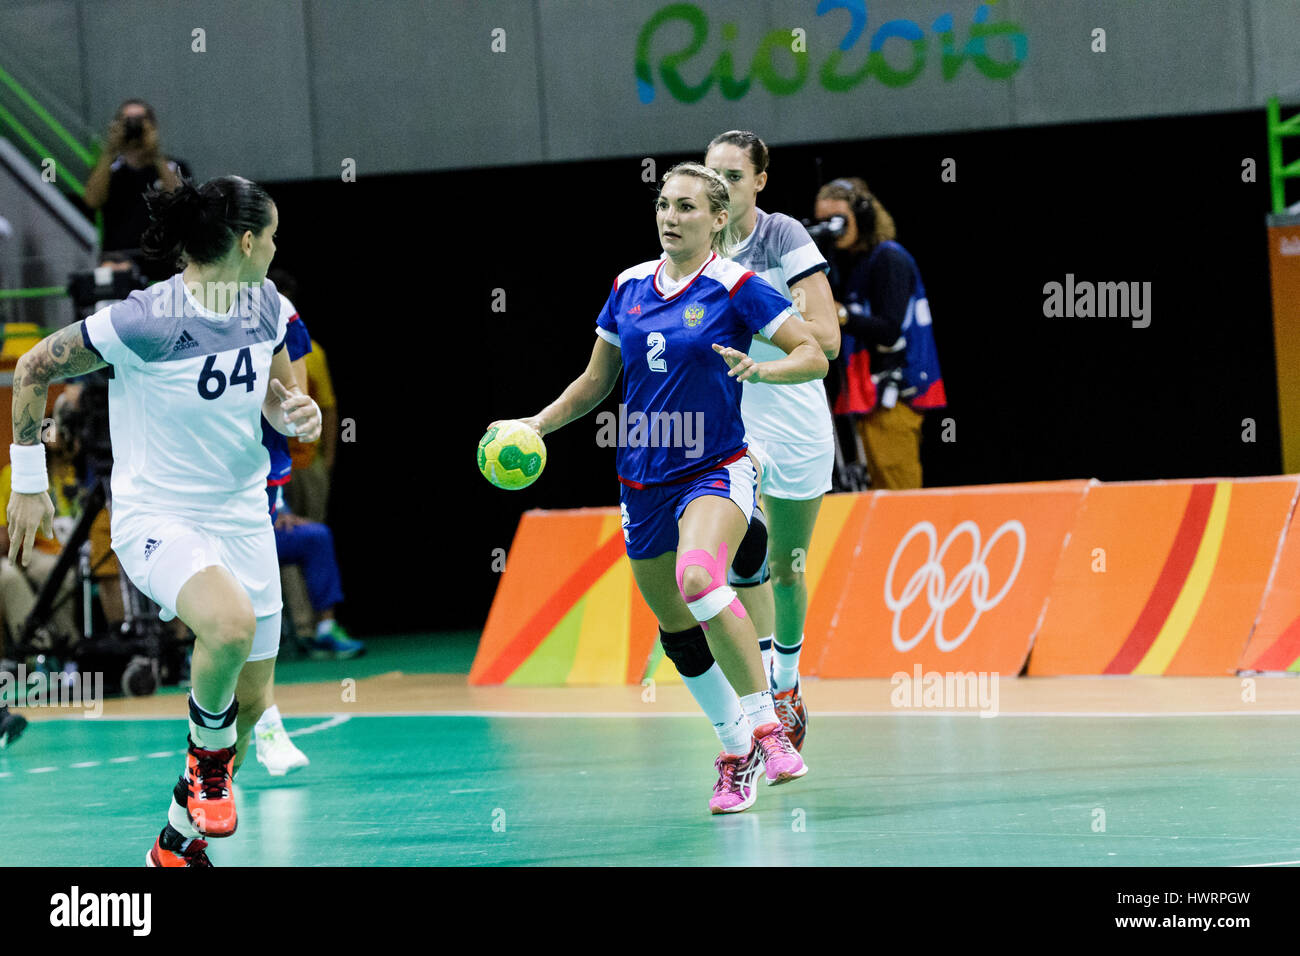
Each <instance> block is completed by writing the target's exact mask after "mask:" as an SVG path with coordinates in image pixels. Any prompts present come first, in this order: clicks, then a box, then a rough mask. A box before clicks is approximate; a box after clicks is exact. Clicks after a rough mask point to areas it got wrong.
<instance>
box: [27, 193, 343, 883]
mask: <svg viewBox="0 0 1300 956" xmlns="http://www.w3.org/2000/svg"><path fill="white" fill-rule="evenodd" d="M146 198H147V199H148V201H149V207H150V216H151V217H152V220H153V221H152V224H151V225H150V227H149V230H148V231H146V233H145V235H144V242H145V247H146V251H147V252H149V253H150V254H151V255H157V256H158V257H160V258H167V259H180V258H182V257H183V258H184V259H185V261H186V262H187V263H188V264H187V265H186V267H185V270H184V272H183V273H178V274H176V275H174V276H172V278H171V279H169V280H167V281H165V282H160V283H158V284H157V285H154V286H151V287H150V288H149V289H148V290H145V291H141V292H133V293H132V294H131V296H130V297H129V298H127V299H124V300H123V301H121V302H118V303H116V304H114V305H112V306H110V307H108V308H105V309H103V310H101V311H99V312H97V313H95V314H94V315H93V316H91V317H90V318H88V319H86V320H85V321H84V322H78V323H76V324H74V325H70V326H68V327H67V328H64V329H61V330H60V331H58V332H56V333H54V334H53V335H51V336H49V337H48V338H46V339H44V340H42V341H41V342H40V343H38V344H37V345H36V346H35V347H34V348H33V349H32V350H31V351H30V352H28V353H27V354H26V355H24V356H23V357H22V358H21V359H19V361H18V367H17V369H16V370H15V372H14V391H13V426H14V441H15V444H14V445H12V446H10V457H11V460H12V462H13V476H14V477H13V491H14V494H13V495H12V497H11V498H10V503H9V527H10V534H11V536H12V542H13V543H12V545H11V547H10V554H9V558H10V560H11V561H12V560H15V559H16V558H17V556H18V552H19V550H20V549H21V550H22V552H23V553H24V555H26V554H28V553H30V550H31V547H32V536H33V534H34V531H35V529H36V528H37V526H42V525H43V526H47V527H48V524H49V519H50V515H51V514H52V512H53V509H52V506H51V504H50V497H49V495H48V494H47V492H46V488H47V485H48V479H47V476H46V471H45V462H44V448H43V446H42V445H41V443H40V424H39V423H40V422H41V420H42V419H43V418H44V415H45V397H46V388H47V386H48V384H49V383H50V382H52V381H55V380H58V379H62V378H69V377H72V376H75V375H82V374H85V373H86V372H89V371H92V370H94V369H97V368H100V367H102V366H104V365H111V366H112V367H113V374H112V377H111V378H110V379H109V428H110V431H111V435H112V441H113V477H112V498H113V506H112V532H113V550H114V551H115V552H116V553H117V556H118V559H119V560H120V562H121V564H122V568H123V569H124V570H125V571H126V573H127V575H128V576H129V577H130V579H131V581H132V583H134V584H135V586H136V587H138V588H139V589H140V590H141V591H142V592H143V593H144V594H145V595H147V596H148V597H149V598H150V599H151V600H153V601H154V602H155V603H157V604H158V605H159V606H160V607H161V608H162V614H161V615H160V616H161V617H162V618H163V619H164V620H170V619H171V618H173V617H180V619H181V620H182V621H184V622H185V624H186V625H188V626H189V627H190V629H191V630H193V631H194V633H195V636H196V638H197V640H196V642H195V645H194V654H193V660H192V665H191V678H192V688H191V691H190V696H189V716H190V722H189V727H190V735H189V748H188V752H187V755H186V764H185V771H184V773H183V774H182V775H181V778H180V780H179V781H178V783H177V785H176V788H175V790H174V791H173V795H172V798H171V799H170V800H169V801H168V823H167V825H166V826H165V827H164V828H163V831H162V832H161V833H160V834H159V836H158V839H157V840H155V841H154V845H153V848H152V849H151V850H150V851H149V854H148V856H147V858H146V860H147V862H148V864H149V865H150V866H211V865H212V864H211V863H210V861H209V860H208V858H207V853H206V841H205V840H203V839H201V837H226V836H230V835H231V834H232V833H234V831H235V827H236V824H237V816H236V813H235V804H234V796H233V792H232V789H231V776H232V774H233V771H234V768H235V767H236V766H237V764H238V762H239V761H240V760H242V758H243V751H244V748H245V745H246V743H247V740H248V735H249V732H250V731H251V729H252V727H253V725H254V723H255V722H256V721H257V718H258V716H260V714H261V710H262V699H263V697H262V695H263V694H264V692H265V688H266V687H267V685H268V684H269V681H270V677H271V674H272V669H273V667H274V664H275V655H276V651H277V650H278V647H279V640H280V578H279V566H278V563H277V561H276V554H275V535H274V533H273V532H272V529H271V519H270V516H269V515H268V514H267V509H266V492H265V490H264V489H265V485H266V474H267V470H268V467H269V460H268V458H267V453H266V449H265V448H263V447H262V443H261V434H260V428H259V422H260V417H261V416H265V417H266V420H267V421H268V422H270V424H271V426H272V427H273V428H275V429H276V430H277V431H280V432H281V433H283V434H290V435H294V434H296V435H297V436H298V437H299V438H301V439H303V440H306V441H314V440H315V439H316V438H317V437H319V434H320V421H321V416H320V410H319V409H318V408H317V407H316V405H315V403H314V402H313V401H311V399H310V398H308V397H307V396H305V395H303V394H301V393H300V392H297V391H294V392H293V393H290V392H288V391H286V389H285V387H284V385H282V384H281V383H282V382H287V383H293V371H292V369H291V367H290V365H289V356H288V353H287V352H286V350H285V349H284V347H283V346H284V338H285V334H286V324H285V321H284V317H283V316H282V314H281V311H280V303H279V297H278V295H277V293H276V291H275V287H274V285H272V284H270V283H266V282H265V278H266V270H267V268H268V267H269V266H270V263H271V258H272V257H273V256H274V255H275V231H276V228H277V225H278V221H279V218H278V216H279V214H278V212H277V210H276V208H275V204H274V203H273V202H272V201H271V199H270V197H269V196H267V194H266V193H265V192H264V191H263V190H262V189H261V187H259V186H258V185H257V184H256V183H253V182H250V181H249V180H247V179H242V178H240V177H238V176H226V177H223V178H221V179H214V180H211V181H209V182H207V183H204V184H203V186H202V187H200V188H195V187H194V186H193V185H192V184H190V183H188V182H186V183H183V184H182V186H181V188H180V189H178V190H176V191H174V192H171V193H159V192H156V191H155V192H151V193H149V194H148V196H147V197H146ZM47 533H48V532H47ZM24 563H25V561H24Z"/></svg>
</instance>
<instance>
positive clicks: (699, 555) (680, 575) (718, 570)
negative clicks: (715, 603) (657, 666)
mask: <svg viewBox="0 0 1300 956" xmlns="http://www.w3.org/2000/svg"><path fill="white" fill-rule="evenodd" d="M692 564H696V565H699V566H700V567H702V568H704V570H706V571H708V572H709V577H710V581H709V586H708V587H706V588H705V589H704V590H703V591H700V592H699V593H698V594H687V593H686V587H685V584H684V581H685V577H686V568H687V567H688V566H689V565H692ZM726 575H727V542H725V541H723V542H721V543H720V544H719V545H718V557H717V560H716V561H715V560H714V558H713V555H711V554H709V552H707V551H705V550H704V549H703V548H696V549H695V550H693V551H687V552H686V553H685V554H683V555H681V556H680V557H678V559H677V590H679V591H681V592H682V597H683V598H685V599H686V603H687V604H690V603H692V602H694V601H698V600H699V599H700V598H702V597H706V596H708V595H709V594H711V593H713V592H714V591H716V590H717V589H718V588H720V587H722V585H724V584H726V582H727V577H726ZM727 607H728V608H729V609H730V610H731V613H732V614H734V615H736V617H738V618H744V617H745V606H744V605H743V604H741V603H740V598H738V597H733V598H732V599H731V603H730V604H728V605H727ZM700 626H701V627H702V628H704V630H706V631H707V630H708V629H709V625H707V624H705V623H703V622H701V623H700Z"/></svg>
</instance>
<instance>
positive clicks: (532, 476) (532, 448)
mask: <svg viewBox="0 0 1300 956" xmlns="http://www.w3.org/2000/svg"><path fill="white" fill-rule="evenodd" d="M545 467H546V445H545V444H544V443H543V442H542V436H541V435H539V434H537V432H535V431H533V429H531V428H529V427H528V426H527V425H525V424H524V423H523V422H517V421H505V422H497V423H496V424H494V425H493V426H492V427H491V428H489V429H488V430H487V434H486V435H484V436H483V438H482V439H480V441H479V443H478V470H479V471H481V472H482V473H483V477H484V478H486V479H487V480H488V481H490V482H492V484H494V485H496V486H497V487H498V488H504V489H505V490H506V491H519V490H520V489H521V488H527V487H528V486H529V485H531V484H532V483H533V482H534V481H536V480H537V478H538V476H539V475H540V474H541V473H542V469H543V468H545Z"/></svg>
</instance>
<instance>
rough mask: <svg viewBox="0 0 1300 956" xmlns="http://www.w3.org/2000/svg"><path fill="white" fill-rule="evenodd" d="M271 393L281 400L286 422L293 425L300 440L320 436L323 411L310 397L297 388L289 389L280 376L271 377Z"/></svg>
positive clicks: (309, 439) (312, 439)
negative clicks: (321, 411)
mask: <svg viewBox="0 0 1300 956" xmlns="http://www.w3.org/2000/svg"><path fill="white" fill-rule="evenodd" d="M271 394H273V395H274V396H275V397H276V398H278V399H279V400H280V410H281V411H282V412H284V420H285V423H286V424H288V425H291V426H293V427H292V432H293V434H294V435H295V436H297V438H298V440H299V441H315V440H316V439H318V438H320V428H321V413H320V409H319V408H318V407H317V406H316V403H315V402H313V401H312V400H311V398H310V397H308V396H307V395H304V394H303V393H302V392H300V391H298V390H297V389H294V390H293V391H292V392H291V391H289V390H288V389H287V388H285V387H284V385H283V384H282V383H281V382H280V380H279V379H278V378H273V379H271Z"/></svg>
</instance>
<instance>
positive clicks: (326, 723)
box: [0, 714, 352, 777]
mask: <svg viewBox="0 0 1300 956" xmlns="http://www.w3.org/2000/svg"><path fill="white" fill-rule="evenodd" d="M120 719H127V720H130V719H136V718H120ZM145 719H154V718H145ZM166 719H167V720H175V719H176V718H174V717H168V718H166ZM351 719H352V715H350V714H334V715H333V716H332V717H330V718H329V719H328V720H323V721H321V722H320V723H319V724H312V725H311V726H310V727H304V728H302V730H295V731H294V732H293V733H292V734H291V736H298V735H300V734H314V733H319V732H320V731H322V730H329V729H330V728H331V727H337V726H338V725H339V724H345V723H347V722H348V721H349V720H351ZM184 752H185V751H183V750H168V751H158V752H156V753H151V754H146V756H147V757H172V756H175V755H177V754H181V753H184ZM139 759H140V757H138V756H136V755H135V754H128V755H125V756H121V757H110V758H109V759H108V763H110V764H114V763H116V764H126V763H135V762H136V761H138V760H139ZM102 763H104V761H102V760H82V761H80V762H78V763H74V764H69V765H68V767H67V769H69V770H80V769H84V768H86V767H98V766H100V764H102ZM59 769H60V768H59V767H32V768H31V769H29V770H28V771H27V773H52V772H53V771H55V770H59ZM10 776H13V774H12V773H10V772H9V771H5V772H4V773H0V777H10Z"/></svg>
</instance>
